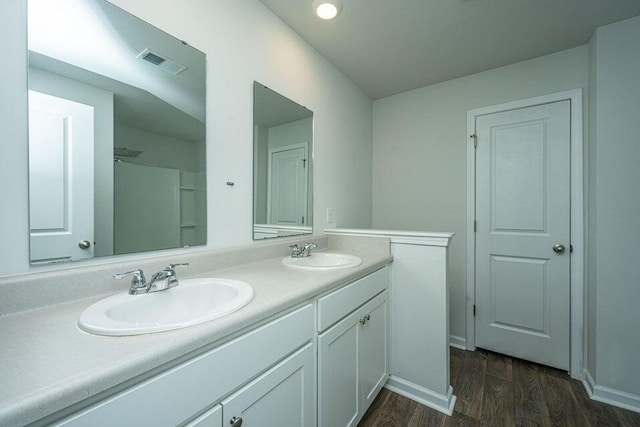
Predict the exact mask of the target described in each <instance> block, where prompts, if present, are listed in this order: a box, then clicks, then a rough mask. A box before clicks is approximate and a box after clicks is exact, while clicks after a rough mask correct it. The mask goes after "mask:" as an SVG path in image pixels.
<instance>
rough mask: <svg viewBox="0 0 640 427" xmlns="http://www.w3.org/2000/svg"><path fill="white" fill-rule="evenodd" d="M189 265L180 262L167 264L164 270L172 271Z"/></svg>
mask: <svg viewBox="0 0 640 427" xmlns="http://www.w3.org/2000/svg"><path fill="white" fill-rule="evenodd" d="M188 265H189V263H188V262H181V263H178V264H169V265H167V266H166V267H165V270H173V269H174V268H176V267H187V266H188Z"/></svg>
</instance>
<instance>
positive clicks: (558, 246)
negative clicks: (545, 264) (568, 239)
mask: <svg viewBox="0 0 640 427" xmlns="http://www.w3.org/2000/svg"><path fill="white" fill-rule="evenodd" d="M564 249H565V247H564V245H561V244H560V243H556V244H555V245H553V252H555V253H557V254H561V253H563V252H564Z"/></svg>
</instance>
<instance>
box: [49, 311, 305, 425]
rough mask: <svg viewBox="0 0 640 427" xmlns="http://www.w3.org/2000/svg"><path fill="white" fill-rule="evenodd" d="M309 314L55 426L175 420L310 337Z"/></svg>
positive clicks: (286, 319)
mask: <svg viewBox="0 0 640 427" xmlns="http://www.w3.org/2000/svg"><path fill="white" fill-rule="evenodd" d="M313 317H314V312H313V306H312V305H311V304H308V305H306V306H304V307H302V308H300V309H298V310H296V311H294V312H292V313H288V314H286V315H284V316H282V317H280V318H278V319H276V320H273V321H272V322H269V323H267V324H266V325H263V326H260V327H259V328H256V329H254V330H253V331H250V332H248V333H246V334H244V335H242V336H240V337H238V338H236V339H234V340H232V341H230V342H228V343H225V344H223V345H221V346H220V347H216V348H214V349H213V350H211V351H208V352H206V353H204V354H202V355H200V356H198V357H195V358H194V359H191V360H189V361H188V362H185V363H183V364H181V365H178V366H176V367H174V368H171V369H169V370H168V371H166V372H163V373H162V374H159V375H157V376H155V377H153V378H150V379H149V380H147V381H144V382H142V383H140V384H138V385H136V386H133V387H131V388H129V389H127V390H125V391H123V392H121V393H118V394H116V395H115V396H113V397H111V398H108V399H106V400H104V401H102V402H100V403H98V404H96V405H94V406H91V407H89V408H88V409H85V410H84V411H81V412H79V413H77V414H75V415H73V416H71V417H69V418H66V419H64V420H62V421H61V422H59V423H57V424H56V425H60V426H92V427H99V426H105V427H107V426H116V425H117V426H121V427H124V426H140V425H150V426H151V425H152V426H175V425H178V424H180V423H181V422H184V421H186V420H187V419H189V418H191V417H192V416H193V415H194V414H197V413H198V412H200V411H202V409H203V408H206V407H207V406H209V405H211V404H212V403H215V402H217V401H219V400H220V399H221V398H222V397H224V395H226V394H228V393H229V392H230V391H232V390H235V389H236V388H238V387H239V386H241V385H242V384H244V383H246V382H247V381H249V380H250V379H251V378H254V377H255V376H256V375H258V374H259V373H261V372H263V371H265V370H266V369H267V368H269V367H270V366H272V365H274V364H275V363H276V362H277V361H278V360H281V359H283V358H284V357H285V356H287V355H288V354H290V353H291V352H293V351H294V350H295V349H297V348H299V347H301V346H302V345H304V343H306V342H308V341H310V340H311V338H312V336H313V333H314V331H313V323H314V322H313Z"/></svg>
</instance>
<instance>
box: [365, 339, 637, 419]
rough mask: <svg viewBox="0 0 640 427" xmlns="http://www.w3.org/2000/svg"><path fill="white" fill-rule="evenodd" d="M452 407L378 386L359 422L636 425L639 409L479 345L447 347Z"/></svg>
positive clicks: (563, 374)
mask: <svg viewBox="0 0 640 427" xmlns="http://www.w3.org/2000/svg"><path fill="white" fill-rule="evenodd" d="M451 384H452V385H453V392H454V394H455V395H456V396H457V397H458V400H457V402H456V406H455V410H454V413H453V415H452V416H451V417H448V416H446V415H444V414H442V413H440V412H438V411H435V410H433V409H430V408H428V407H426V406H424V405H421V404H419V403H416V402H414V401H412V400H410V399H407V398H405V397H403V396H400V395H398V394H396V393H393V392H390V391H389V390H386V389H383V390H382V391H381V392H380V394H379V395H378V397H377V398H376V400H375V401H374V402H373V404H372V405H371V407H370V408H369V410H368V411H367V413H366V414H365V416H364V418H363V419H362V421H361V422H360V424H359V427H383V426H384V427H401V426H402V427H404V426H412V427H416V426H625V427H626V426H629V427H638V426H640V414H638V413H635V412H631V411H627V410H624V409H620V408H616V407H614V406H610V405H606V404H604V403H600V402H596V401H593V400H591V399H589V397H588V396H587V393H586V391H585V390H584V387H583V386H582V383H580V382H579V381H576V380H572V379H571V378H570V377H569V375H567V373H566V372H562V371H559V370H557V369H553V368H549V367H546V366H542V365H538V364H535V363H531V362H527V361H524V360H520V359H515V358H511V357H508V356H504V355H501V354H497V353H492V352H488V351H484V350H478V351H474V352H472V351H463V350H457V349H454V348H452V349H451Z"/></svg>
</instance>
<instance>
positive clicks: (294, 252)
mask: <svg viewBox="0 0 640 427" xmlns="http://www.w3.org/2000/svg"><path fill="white" fill-rule="evenodd" d="M289 248H290V249H291V258H300V255H301V254H302V252H304V249H303V248H301V247H300V246H298V245H297V244H293V245H289Z"/></svg>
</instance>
